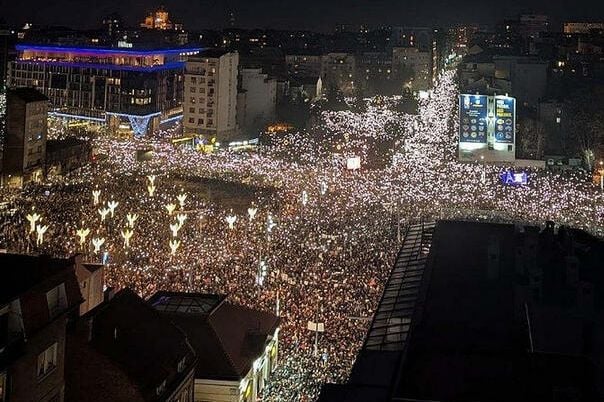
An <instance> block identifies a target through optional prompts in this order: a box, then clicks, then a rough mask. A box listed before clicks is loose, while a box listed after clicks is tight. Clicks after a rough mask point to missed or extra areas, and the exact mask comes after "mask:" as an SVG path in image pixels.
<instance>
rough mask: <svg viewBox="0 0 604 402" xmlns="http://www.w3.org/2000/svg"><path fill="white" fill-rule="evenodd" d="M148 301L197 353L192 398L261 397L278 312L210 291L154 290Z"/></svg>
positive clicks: (219, 401) (273, 356) (227, 401)
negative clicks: (232, 301) (231, 300)
mask: <svg viewBox="0 0 604 402" xmlns="http://www.w3.org/2000/svg"><path fill="white" fill-rule="evenodd" d="M148 303H149V304H150V305H151V306H153V307H154V308H155V309H156V310H157V311H158V312H159V313H160V315H161V316H162V317H166V318H169V319H170V321H172V322H174V323H175V324H176V325H177V326H178V327H179V328H181V329H182V330H183V331H184V332H185V333H186V335H187V337H188V339H189V342H190V343H191V345H192V346H193V348H194V349H195V351H196V353H197V355H198V356H200V360H199V362H198V364H197V367H196V368H195V401H196V402H256V401H259V400H262V393H263V390H264V389H265V387H266V385H267V384H268V382H269V381H270V376H271V373H272V372H273V370H274V369H275V368H276V366H277V361H278V351H279V317H277V316H275V315H274V314H271V313H266V312H262V311H257V310H253V309H249V308H245V307H243V306H238V305H235V304H231V303H228V302H226V301H225V297H224V296H220V295H213V294H198V293H178V292H158V293H156V294H155V295H153V296H151V298H149V300H148Z"/></svg>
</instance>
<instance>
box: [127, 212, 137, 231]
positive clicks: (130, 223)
mask: <svg viewBox="0 0 604 402" xmlns="http://www.w3.org/2000/svg"><path fill="white" fill-rule="evenodd" d="M137 219H138V214H128V215H126V220H127V221H128V226H130V227H131V228H134V222H136V220H137Z"/></svg>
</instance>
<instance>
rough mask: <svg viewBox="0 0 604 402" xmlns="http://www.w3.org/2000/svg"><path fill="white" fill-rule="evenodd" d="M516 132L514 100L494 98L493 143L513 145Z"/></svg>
mask: <svg viewBox="0 0 604 402" xmlns="http://www.w3.org/2000/svg"><path fill="white" fill-rule="evenodd" d="M515 132H516V99H514V98H510V97H507V96H496V97H495V142H500V143H505V144H513V143H514V135H515Z"/></svg>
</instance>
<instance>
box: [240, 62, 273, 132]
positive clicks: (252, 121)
mask: <svg viewBox="0 0 604 402" xmlns="http://www.w3.org/2000/svg"><path fill="white" fill-rule="evenodd" d="M240 76H241V79H240V92H239V93H238V94H237V123H238V124H239V127H240V128H241V130H242V131H243V136H244V137H252V138H253V137H254V136H257V135H258V131H261V130H264V129H265V128H266V126H267V124H269V123H271V122H272V121H273V120H274V119H275V114H276V108H277V80H276V79H274V78H271V77H269V75H268V74H264V73H263V72H262V69H261V68H244V69H241V71H240Z"/></svg>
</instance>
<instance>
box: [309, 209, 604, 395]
mask: <svg viewBox="0 0 604 402" xmlns="http://www.w3.org/2000/svg"><path fill="white" fill-rule="evenodd" d="M544 202H547V201H544ZM493 219H497V217H496V216H495V217H489V220H490V221H491V222H492V221H493ZM603 257H604V242H602V240H601V239H598V238H595V237H593V236H591V235H589V234H587V233H586V232H583V231H581V230H575V229H568V228H566V227H559V228H558V227H556V226H555V225H554V223H553V222H548V223H546V225H544V226H541V227H539V226H525V225H523V224H521V223H517V224H497V223H486V222H485V223H480V222H470V221H468V222H462V221H441V222H438V223H436V224H434V223H422V224H417V225H412V226H410V227H409V228H408V230H407V232H406V234H405V236H404V241H403V244H402V247H401V249H400V251H399V253H398V256H397V258H396V261H395V263H394V267H393V268H392V271H391V274H390V277H389V279H388V280H387V282H386V285H385V288H384V293H383V295H382V299H381V301H380V303H379V305H378V306H377V308H376V310H375V313H374V316H373V319H372V322H371V325H370V327H369V331H368V333H367V336H366V338H365V342H364V344H363V347H362V348H361V351H360V352H359V354H358V356H357V358H356V361H355V364H354V366H353V368H352V372H351V375H350V377H349V379H348V382H347V383H346V384H326V385H324V386H323V389H322V392H321V396H320V398H319V401H321V402H330V401H349V402H354V401H364V402H366V401H374V402H382V401H383V402H386V401H459V402H464V401H485V402H495V401H512V400H513V401H527V402H528V401H537V400H538V401H544V402H549V401H560V400H572V401H595V400H599V399H601V398H602V389H603V388H602V385H603V378H604V377H603V376H602V370H603V368H604V366H603V363H604V361H603V357H604V353H603V352H604V336H603V335H602V334H604V332H602V326H603V325H604V318H603V317H604V315H602V304H601V299H600V297H599V295H600V290H601V289H602V287H603V286H604V274H603V272H602V270H601V269H600V264H599V261H600V260H601V258H603Z"/></svg>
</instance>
